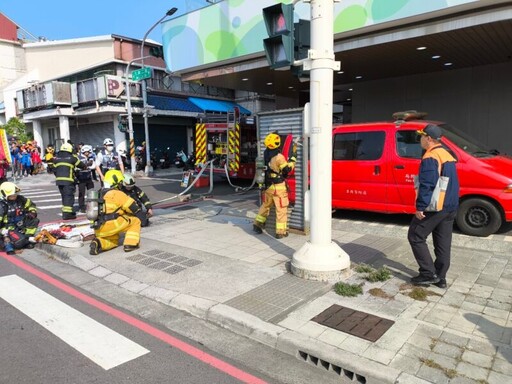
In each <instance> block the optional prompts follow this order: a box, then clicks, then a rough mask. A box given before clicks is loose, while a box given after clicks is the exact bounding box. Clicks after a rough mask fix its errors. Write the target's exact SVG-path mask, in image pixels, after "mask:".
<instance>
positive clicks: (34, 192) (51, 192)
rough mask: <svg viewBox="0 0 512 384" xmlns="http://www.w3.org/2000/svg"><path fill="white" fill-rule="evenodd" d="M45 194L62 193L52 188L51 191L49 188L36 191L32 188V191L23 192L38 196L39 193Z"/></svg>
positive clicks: (27, 194)
mask: <svg viewBox="0 0 512 384" xmlns="http://www.w3.org/2000/svg"><path fill="white" fill-rule="evenodd" d="M45 194H50V195H60V192H59V191H55V190H51V191H48V190H46V191H45V190H42V191H34V190H32V189H31V190H30V191H27V192H23V196H25V195H26V196H36V197H37V196H38V195H45Z"/></svg>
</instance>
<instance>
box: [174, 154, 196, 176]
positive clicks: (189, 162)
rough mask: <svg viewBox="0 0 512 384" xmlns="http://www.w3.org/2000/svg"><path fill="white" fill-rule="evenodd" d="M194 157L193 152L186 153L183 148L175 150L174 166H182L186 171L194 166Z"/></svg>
mask: <svg viewBox="0 0 512 384" xmlns="http://www.w3.org/2000/svg"><path fill="white" fill-rule="evenodd" d="M195 162H196V158H195V156H194V154H193V153H191V154H190V155H188V156H187V155H186V154H185V152H184V151H183V150H181V151H178V152H176V158H175V159H174V165H175V166H176V168H183V170H184V171H188V170H191V169H194V168H195Z"/></svg>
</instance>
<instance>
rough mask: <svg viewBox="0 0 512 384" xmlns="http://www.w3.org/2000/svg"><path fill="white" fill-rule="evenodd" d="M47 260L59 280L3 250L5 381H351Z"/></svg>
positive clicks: (0, 327)
mask: <svg viewBox="0 0 512 384" xmlns="http://www.w3.org/2000/svg"><path fill="white" fill-rule="evenodd" d="M41 257H45V256H43V255H41ZM46 265H47V269H48V270H50V271H52V272H56V273H57V274H58V275H59V276H58V277H57V276H56V275H55V274H52V272H47V271H44V270H41V269H40V268H36V267H34V266H32V265H30V264H28V263H27V262H25V261H23V260H21V259H20V258H18V257H17V256H7V255H5V254H3V253H1V254H0V335H1V345H2V348H1V349H0V367H2V369H1V370H0V382H1V383H20V384H21V383H31V384H32V383H41V384H50V383H51V384H68V383H76V384H81V383H113V384H117V383H119V384H121V383H123V384H124V383H155V384H157V383H158V384H161V383H180V384H186V383H194V384H202V383H204V384H206V383H208V384H211V383H223V384H224V383H226V384H228V383H254V384H264V383H276V384H307V383H316V382H322V383H325V384H334V383H340V382H344V381H343V380H342V381H340V378H339V377H335V376H334V375H331V374H328V373H326V372H323V371H322V370H318V369H316V368H311V367H310V366H308V365H307V364H304V363H303V362H301V361H299V360H298V359H296V358H294V357H293V356H289V355H286V354H284V353H280V352H278V351H276V350H275V349H273V348H269V347H266V346H264V345H261V344H259V343H257V342H254V341H251V340H248V339H246V338H244V337H241V336H238V335H234V334H232V333H231V332H229V331H227V330H224V329H221V328H218V327H216V326H214V325H212V324H209V323H206V322H204V321H202V320H200V319H196V318H193V317H191V316H189V315H187V314H184V313H182V312H180V311H177V310H175V309H173V308H170V307H167V306H165V305H162V304H160V303H157V302H154V301H152V300H149V299H146V298H142V297H140V296H137V295H134V294H133V293H131V292H128V291H126V290H124V289H121V288H119V287H117V286H115V285H113V284H105V282H102V281H101V280H100V279H98V278H95V277H94V276H91V275H89V274H87V273H84V272H81V271H78V270H76V269H75V268H74V267H72V266H70V265H66V264H61V263H59V262H57V261H54V260H48V261H47V262H46ZM72 282H76V283H77V284H78V285H80V286H81V287H82V288H84V289H81V288H79V287H77V285H76V284H73V283H72ZM91 292H98V293H99V295H100V296H101V298H100V297H98V296H96V295H94V294H92V293H91ZM107 298H108V299H107ZM128 308H132V309H133V308H135V309H136V312H138V313H141V312H142V313H144V314H145V315H144V318H141V317H140V316H137V315H135V314H134V312H133V311H130V310H129V309H128ZM194 340H197V341H194Z"/></svg>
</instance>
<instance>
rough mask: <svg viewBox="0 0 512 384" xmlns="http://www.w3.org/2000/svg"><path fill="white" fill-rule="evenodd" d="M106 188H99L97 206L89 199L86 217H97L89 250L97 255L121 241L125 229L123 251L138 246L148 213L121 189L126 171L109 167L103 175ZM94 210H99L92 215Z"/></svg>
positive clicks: (131, 249) (92, 218)
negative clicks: (142, 220) (144, 219)
mask: <svg viewBox="0 0 512 384" xmlns="http://www.w3.org/2000/svg"><path fill="white" fill-rule="evenodd" d="M103 182H104V188H102V189H100V191H99V193H98V199H97V201H96V203H97V204H98V205H97V206H96V209H94V208H92V205H93V204H94V202H93V201H91V200H89V201H88V202H87V204H88V205H87V218H88V219H89V220H94V224H93V228H94V235H95V238H94V239H93V240H92V241H91V246H90V250H89V254H91V255H98V254H100V253H101V252H104V251H108V250H109V249H112V248H115V247H117V246H118V245H119V235H120V234H121V233H124V234H125V236H124V243H123V245H124V251H125V252H130V251H133V250H134V249H137V248H139V241H140V227H141V219H143V218H144V217H145V216H146V214H145V212H143V211H142V210H141V209H140V207H139V206H138V205H137V203H136V202H135V200H133V199H132V198H131V197H129V196H128V195H126V194H125V193H124V192H122V191H120V188H121V185H122V182H123V173H122V172H121V171H119V170H114V169H112V170H110V171H108V172H107V173H106V174H105V176H104V179H103ZM91 211H96V212H97V217H96V218H94V217H92V216H93V215H92V214H90V212H91Z"/></svg>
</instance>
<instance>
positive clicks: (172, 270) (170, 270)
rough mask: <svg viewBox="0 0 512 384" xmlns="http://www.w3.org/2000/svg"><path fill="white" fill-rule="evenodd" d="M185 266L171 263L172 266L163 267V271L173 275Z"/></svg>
mask: <svg viewBox="0 0 512 384" xmlns="http://www.w3.org/2000/svg"><path fill="white" fill-rule="evenodd" d="M185 269H186V268H185V267H181V266H179V265H173V266H172V267H169V268H166V269H164V272H167V273H170V274H171V275H174V274H176V273H178V272H181V271H184V270H185Z"/></svg>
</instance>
